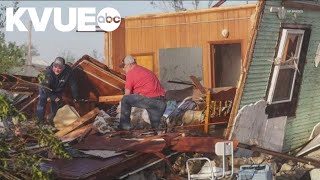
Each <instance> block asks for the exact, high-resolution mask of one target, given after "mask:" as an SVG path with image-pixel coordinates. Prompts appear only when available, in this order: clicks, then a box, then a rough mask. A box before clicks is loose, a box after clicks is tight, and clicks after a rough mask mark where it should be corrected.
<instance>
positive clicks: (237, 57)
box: [105, 4, 256, 90]
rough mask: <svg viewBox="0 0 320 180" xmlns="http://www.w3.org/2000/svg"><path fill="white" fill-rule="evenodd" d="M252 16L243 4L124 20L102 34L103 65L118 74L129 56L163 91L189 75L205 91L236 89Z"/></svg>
mask: <svg viewBox="0 0 320 180" xmlns="http://www.w3.org/2000/svg"><path fill="white" fill-rule="evenodd" d="M255 12H256V5H255V4H247V5H241V6H228V7H214V8H210V9H203V10H190V11H182V12H174V13H161V14H147V15H141V16H129V17H126V18H124V19H122V21H121V25H120V27H119V28H118V29H117V30H115V31H113V32H110V33H109V32H106V33H105V57H106V65H107V66H108V67H110V68H112V69H114V70H119V68H118V65H119V64H120V63H121V61H122V59H123V58H124V57H125V55H127V54H131V55H133V56H134V57H135V58H136V60H137V63H138V64H140V65H142V66H144V67H146V68H148V69H150V70H152V71H153V72H155V73H156V74H157V75H158V77H159V78H160V80H161V83H162V84H163V86H164V87H165V89H167V90H168V89H181V88H183V87H185V86H182V85H181V84H180V85H179V84H170V83H168V82H167V81H169V80H180V81H189V76H190V75H192V74H193V75H195V76H196V77H197V78H198V79H200V80H201V81H202V83H203V85H204V86H205V87H209V88H212V87H226V86H232V87H236V86H237V80H238V78H239V75H240V71H241V67H242V66H243V65H244V64H245V63H246V62H245V60H244V59H245V58H244V57H245V53H246V49H247V44H248V42H249V37H250V33H251V29H252V24H253V21H254V14H255Z"/></svg>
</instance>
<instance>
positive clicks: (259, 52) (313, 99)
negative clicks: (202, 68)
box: [240, 1, 320, 151]
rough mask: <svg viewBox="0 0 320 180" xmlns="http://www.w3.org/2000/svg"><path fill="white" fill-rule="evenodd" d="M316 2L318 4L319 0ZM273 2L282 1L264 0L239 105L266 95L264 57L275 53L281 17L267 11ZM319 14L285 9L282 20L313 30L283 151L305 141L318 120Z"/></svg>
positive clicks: (267, 73) (267, 72) (267, 65)
mask: <svg viewBox="0 0 320 180" xmlns="http://www.w3.org/2000/svg"><path fill="white" fill-rule="evenodd" d="M318 4H320V2H319V1H318ZM272 6H276V7H280V6H281V1H266V6H265V10H264V15H263V17H262V18H263V19H262V22H261V24H260V27H259V30H260V31H259V32H258V37H257V41H256V44H255V48H254V54H253V58H252V63H251V66H250V69H249V74H248V78H247V81H246V84H245V88H244V93H243V97H242V99H241V103H240V107H243V106H244V105H247V104H250V103H254V102H256V101H258V100H260V99H262V98H264V97H265V96H266V91H267V86H268V82H269V81H268V78H269V76H270V72H271V67H272V66H271V64H272V63H271V62H269V61H267V60H272V58H273V57H274V54H275V48H276V44H277V41H278V35H279V30H280V21H279V19H278V17H277V14H276V13H270V7H272ZM291 9H292V8H291ZM319 18H320V12H317V11H308V10H303V13H297V14H296V18H293V15H290V14H289V13H287V18H286V20H285V23H292V24H311V25H312V30H311V37H310V42H309V48H308V53H307V63H306V65H305V69H304V76H303V79H302V84H301V89H300V94H299V100H298V107H297V110H296V116H295V117H291V118H289V119H288V122H287V126H286V132H285V140H284V149H283V150H284V151H286V150H289V149H292V148H294V147H297V146H299V145H301V144H302V143H304V142H305V141H306V140H307V139H308V137H309V135H310V132H311V130H312V128H313V126H314V125H315V124H317V123H318V122H320V112H319V108H318V107H320V91H319V89H320V78H319V76H320V70H319V69H318V68H316V67H315V66H314V58H315V53H316V49H317V46H318V44H319V43H320V22H319ZM266 78H267V79H266ZM264 83H265V84H264Z"/></svg>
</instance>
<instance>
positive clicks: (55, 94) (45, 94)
mask: <svg viewBox="0 0 320 180" xmlns="http://www.w3.org/2000/svg"><path fill="white" fill-rule="evenodd" d="M68 83H69V84H70V86H71V91H72V95H73V98H74V99H75V100H78V99H79V91H78V87H77V83H76V81H75V79H74V77H73V73H72V69H71V67H70V66H69V65H67V64H66V63H65V60H64V59H63V58H62V57H57V58H56V59H55V60H54V62H53V63H52V64H51V65H50V66H49V67H47V68H46V70H45V79H44V81H42V83H41V84H42V86H43V87H40V88H39V95H40V97H39V101H38V105H37V118H38V121H39V123H41V124H42V123H43V121H44V115H45V111H46V105H47V98H50V101H51V114H50V117H49V121H50V124H51V125H53V118H54V116H55V115H56V113H57V111H58V109H59V108H60V107H59V105H60V104H61V103H62V93H63V91H64V89H65V87H66V85H67V84H68Z"/></svg>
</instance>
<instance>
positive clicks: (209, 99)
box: [204, 90, 211, 134]
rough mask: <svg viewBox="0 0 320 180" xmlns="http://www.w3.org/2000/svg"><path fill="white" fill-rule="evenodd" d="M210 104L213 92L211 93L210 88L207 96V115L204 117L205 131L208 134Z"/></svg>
mask: <svg viewBox="0 0 320 180" xmlns="http://www.w3.org/2000/svg"><path fill="white" fill-rule="evenodd" d="M210 104H211V93H210V90H208V91H207V97H206V117H205V119H204V132H205V133H206V134H208V132H209V119H210Z"/></svg>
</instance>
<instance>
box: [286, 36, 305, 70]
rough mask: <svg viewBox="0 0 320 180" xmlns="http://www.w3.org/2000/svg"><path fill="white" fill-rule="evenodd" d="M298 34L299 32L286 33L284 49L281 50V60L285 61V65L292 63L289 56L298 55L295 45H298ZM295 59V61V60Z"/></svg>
mask: <svg viewBox="0 0 320 180" xmlns="http://www.w3.org/2000/svg"><path fill="white" fill-rule="evenodd" d="M299 36H301V34H290V33H289V34H288V37H287V39H286V44H285V47H284V51H283V56H282V60H283V62H286V61H287V62H286V65H292V64H294V63H293V60H292V59H290V58H292V57H297V56H298V52H297V49H298V48H297V46H298V45H299V43H298V40H299ZM295 61H296V62H297V60H295Z"/></svg>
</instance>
